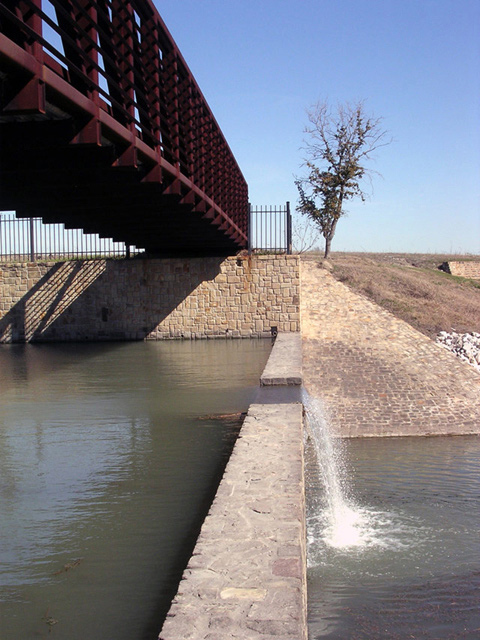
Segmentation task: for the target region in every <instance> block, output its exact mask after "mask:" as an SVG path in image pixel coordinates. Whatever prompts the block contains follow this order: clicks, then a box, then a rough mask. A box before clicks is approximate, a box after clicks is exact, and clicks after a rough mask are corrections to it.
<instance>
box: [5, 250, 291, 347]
mask: <svg viewBox="0 0 480 640" xmlns="http://www.w3.org/2000/svg"><path fill="white" fill-rule="evenodd" d="M299 286H300V279H299V259H298V257H297V256H247V257H239V258H237V257H230V258H191V259H158V260H137V259H132V260H92V261H72V262H63V263H41V264H37V263H22V264H12V265H0V342H29V341H84V340H144V339H149V340H162V339H170V338H190V339H193V338H214V337H227V338H230V337H231V338H239V337H256V336H257V337H262V336H269V335H270V334H271V330H272V327H276V329H277V330H278V331H279V332H290V331H299V330H300V311H299Z"/></svg>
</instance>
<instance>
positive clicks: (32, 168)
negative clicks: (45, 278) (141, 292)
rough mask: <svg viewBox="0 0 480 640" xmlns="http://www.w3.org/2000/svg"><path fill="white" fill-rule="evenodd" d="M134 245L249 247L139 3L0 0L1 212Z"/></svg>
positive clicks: (146, 6)
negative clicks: (62, 224)
mask: <svg viewBox="0 0 480 640" xmlns="http://www.w3.org/2000/svg"><path fill="white" fill-rule="evenodd" d="M1 210H4V211H5V210H15V211H16V214H17V217H30V216H37V217H41V218H42V219H43V221H44V222H46V223H48V222H62V223H65V225H66V227H68V228H80V229H83V230H84V231H85V232H88V233H97V234H99V235H100V236H102V237H109V238H113V239H114V240H116V241H121V242H125V243H126V244H127V245H135V246H137V247H142V248H145V249H146V250H147V252H149V253H151V254H153V255H182V254H185V255H228V254H233V253H235V252H237V251H238V250H239V249H242V248H246V247H247V246H248V188H247V184H246V182H245V179H244V177H243V175H242V173H241V171H240V169H239V167H238V165H237V163H236V161H235V158H234V156H233V154H232V152H231V150H230V148H229V146H228V144H227V142H226V141H225V138H224V136H223V134H222V132H221V130H220V128H219V126H218V124H217V122H216V120H215V118H214V116H213V114H212V112H211V110H210V108H209V107H208V105H207V103H206V101H205V98H204V97H203V95H202V93H201V91H200V89H199V87H198V85H197V83H196V81H195V79H194V78H193V76H192V74H191V72H190V70H189V68H188V66H187V64H186V62H185V60H184V59H183V57H182V55H181V53H180V52H179V50H178V48H177V46H176V44H175V42H174V40H173V39H172V37H171V35H170V33H169V31H168V29H167V28H166V26H165V24H164V22H163V20H162V18H161V17H160V15H159V14H158V12H157V10H156V8H155V6H154V4H153V2H152V1H151V0H49V1H48V2H47V0H0V211H1Z"/></svg>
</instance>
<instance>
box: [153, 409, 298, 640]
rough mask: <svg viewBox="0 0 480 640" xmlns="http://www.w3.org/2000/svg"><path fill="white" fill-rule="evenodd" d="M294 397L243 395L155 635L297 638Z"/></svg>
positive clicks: (212, 639)
mask: <svg viewBox="0 0 480 640" xmlns="http://www.w3.org/2000/svg"><path fill="white" fill-rule="evenodd" d="M302 433H303V424H302V405H301V404H289V405H259V404H256V405H252V406H251V407H250V409H249V412H248V415H247V417H246V419H245V422H244V424H243V427H242V430H241V432H240V437H239V439H238V441H237V443H236V445H235V448H234V451H233V453H232V456H231V458H230V461H229V463H228V465H227V468H226V471H225V475H224V478H223V480H222V482H221V484H220V487H219V489H218V492H217V495H216V498H215V500H214V502H213V505H212V507H211V509H210V512H209V514H208V516H207V518H206V519H205V522H204V524H203V527H202V530H201V533H200V536H199V538H198V541H197V545H196V547H195V550H194V553H193V556H192V558H191V559H190V562H189V564H188V566H187V568H186V570H185V572H184V575H183V578H182V581H181V582H180V585H179V589H178V593H177V596H176V597H175V599H174V601H173V603H172V606H171V609H170V611H169V614H168V616H167V619H166V621H165V624H164V626H163V629H162V632H161V633H160V639H161V640H229V639H232V640H233V639H238V640H245V639H248V640H260V639H262V640H266V639H272V640H273V639H275V640H306V638H307V620H306V550H305V497H304V480H303V435H302Z"/></svg>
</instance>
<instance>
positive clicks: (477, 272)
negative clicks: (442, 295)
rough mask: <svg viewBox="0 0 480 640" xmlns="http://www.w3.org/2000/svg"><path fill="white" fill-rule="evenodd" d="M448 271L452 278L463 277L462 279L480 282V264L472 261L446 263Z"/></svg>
mask: <svg viewBox="0 0 480 640" xmlns="http://www.w3.org/2000/svg"><path fill="white" fill-rule="evenodd" d="M445 264H446V271H447V272H448V273H451V274H452V276H461V277H462V278H472V279H474V280H480V262H473V261H472V260H465V261H463V260H462V261H461V262H460V261H450V262H447V263H445Z"/></svg>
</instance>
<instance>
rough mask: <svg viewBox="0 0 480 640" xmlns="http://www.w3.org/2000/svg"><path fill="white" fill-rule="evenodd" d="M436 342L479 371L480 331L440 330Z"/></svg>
mask: <svg viewBox="0 0 480 640" xmlns="http://www.w3.org/2000/svg"><path fill="white" fill-rule="evenodd" d="M437 343H438V344H441V345H442V346H443V347H445V348H446V349H448V350H449V351H452V352H453V353H454V354H455V355H457V356H458V357H459V358H460V359H461V360H465V362H468V363H469V364H471V365H472V366H473V367H475V368H476V369H477V371H480V333H456V332H455V331H452V332H451V333H448V331H441V332H440V333H439V334H438V336H437Z"/></svg>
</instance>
